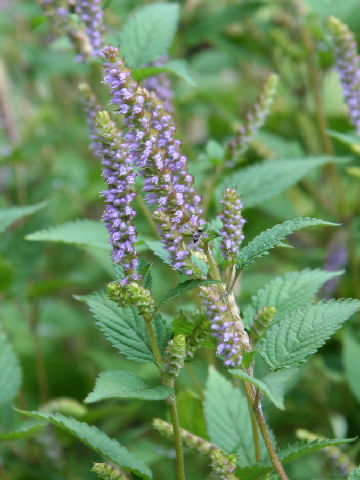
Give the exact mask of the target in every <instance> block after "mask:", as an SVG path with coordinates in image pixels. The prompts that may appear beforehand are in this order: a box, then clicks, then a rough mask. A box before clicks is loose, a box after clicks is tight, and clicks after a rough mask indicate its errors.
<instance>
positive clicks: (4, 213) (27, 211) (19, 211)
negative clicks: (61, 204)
mask: <svg viewBox="0 0 360 480" xmlns="http://www.w3.org/2000/svg"><path fill="white" fill-rule="evenodd" d="M45 205H46V202H41V203H36V204H35V205H27V206H26V207H9V208H0V233H1V232H4V231H5V230H6V229H7V228H8V227H10V225H11V224H12V223H14V222H16V221H17V220H20V218H22V217H27V216H28V215H32V214H33V213H36V212H38V211H39V210H41V209H42V208H44V207H45Z"/></svg>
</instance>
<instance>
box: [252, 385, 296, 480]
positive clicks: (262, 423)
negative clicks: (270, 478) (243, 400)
mask: <svg viewBox="0 0 360 480" xmlns="http://www.w3.org/2000/svg"><path fill="white" fill-rule="evenodd" d="M246 388H248V389H249V393H250V392H251V397H252V398H253V399H254V402H253V404H252V405H253V411H254V414H255V417H256V421H257V424H258V426H259V429H260V432H261V435H262V436H263V439H264V441H265V445H266V448H267V451H268V452H269V456H270V458H271V461H272V463H273V465H274V467H275V470H276V471H277V473H278V474H279V476H280V478H281V479H282V480H289V477H288V476H287V474H286V472H285V470H284V467H283V466H282V463H281V461H280V459H279V457H278V456H277V453H276V450H275V447H274V445H273V443H272V440H271V437H270V434H269V430H268V428H267V425H266V420H265V417H264V414H263V412H262V407H261V400H260V395H259V392H256V391H255V388H254V386H253V385H251V386H250V385H249V384H248V386H247V387H246ZM251 397H250V398H251Z"/></svg>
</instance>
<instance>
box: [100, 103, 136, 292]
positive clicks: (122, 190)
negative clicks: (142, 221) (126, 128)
mask: <svg viewBox="0 0 360 480" xmlns="http://www.w3.org/2000/svg"><path fill="white" fill-rule="evenodd" d="M96 120H97V131H96V134H97V136H98V141H97V142H96V143H97V144H98V145H99V146H100V148H99V150H98V151H97V152H96V153H97V156H98V157H99V158H101V160H102V165H103V175H104V179H105V181H106V183H107V184H108V186H109V188H108V190H105V191H104V192H103V196H104V197H105V201H106V203H107V206H106V210H105V213H104V216H103V219H104V222H105V225H106V227H107V229H108V231H109V234H110V242H111V245H112V247H113V260H114V262H115V263H118V264H121V265H122V267H123V269H124V272H125V278H124V280H123V283H124V284H125V283H127V282H129V281H130V280H138V279H139V274H138V272H137V269H138V265H139V260H138V257H137V254H136V251H135V247H134V244H135V242H136V239H137V232H136V228H135V226H134V218H135V216H136V211H135V210H134V208H133V207H132V203H133V201H134V199H135V197H136V192H135V191H134V189H133V185H134V182H135V172H134V170H133V167H132V165H131V162H130V160H129V157H128V156H127V148H128V144H127V143H124V142H123V140H122V137H121V132H119V130H118V129H117V127H116V124H115V122H114V121H112V120H111V118H110V116H109V114H108V112H104V111H103V112H100V113H98V115H97V119H96Z"/></svg>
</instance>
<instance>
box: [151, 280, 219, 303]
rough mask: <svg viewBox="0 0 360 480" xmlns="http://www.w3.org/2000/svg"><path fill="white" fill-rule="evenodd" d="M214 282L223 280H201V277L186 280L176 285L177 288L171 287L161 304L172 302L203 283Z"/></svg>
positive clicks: (209, 283) (210, 283)
mask: <svg viewBox="0 0 360 480" xmlns="http://www.w3.org/2000/svg"><path fill="white" fill-rule="evenodd" d="M214 283H222V282H221V281H220V280H201V279H200V278H194V279H191V280H185V281H184V282H182V283H179V284H178V285H176V287H175V288H171V289H170V290H169V291H168V292H167V294H166V295H165V296H164V297H163V298H162V299H161V300H160V302H159V305H163V304H164V303H167V302H170V301H171V300H174V298H176V297H178V296H180V295H183V294H184V293H186V292H188V291H189V290H193V289H194V288H198V287H200V286H201V285H212V284H214Z"/></svg>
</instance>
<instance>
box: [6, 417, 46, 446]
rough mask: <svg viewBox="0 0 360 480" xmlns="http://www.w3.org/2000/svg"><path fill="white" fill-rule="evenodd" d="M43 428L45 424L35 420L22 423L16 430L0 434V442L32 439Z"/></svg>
mask: <svg viewBox="0 0 360 480" xmlns="http://www.w3.org/2000/svg"><path fill="white" fill-rule="evenodd" d="M44 427H45V423H40V422H37V421H35V420H29V421H27V422H23V423H22V424H21V425H20V426H19V427H18V428H17V429H15V430H11V431H9V432H0V440H3V441H6V442H11V441H16V440H21V439H22V438H27V437H32V436H34V435H36V434H37V433H38V432H39V431H40V430H42V429H43V428H44Z"/></svg>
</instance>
